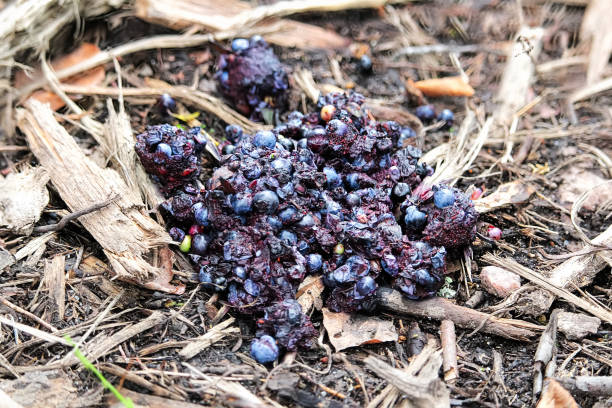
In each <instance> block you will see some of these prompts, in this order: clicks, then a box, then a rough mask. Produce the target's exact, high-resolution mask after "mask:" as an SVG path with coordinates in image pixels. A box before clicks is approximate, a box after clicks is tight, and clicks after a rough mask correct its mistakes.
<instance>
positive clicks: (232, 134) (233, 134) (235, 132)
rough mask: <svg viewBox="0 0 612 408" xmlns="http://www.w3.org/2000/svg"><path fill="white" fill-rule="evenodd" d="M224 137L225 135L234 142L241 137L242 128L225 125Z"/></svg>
mask: <svg viewBox="0 0 612 408" xmlns="http://www.w3.org/2000/svg"><path fill="white" fill-rule="evenodd" d="M225 137H227V139H228V140H229V141H230V142H232V143H236V142H237V141H238V140H240V138H241V137H242V128H241V127H240V126H238V125H228V126H226V127H225Z"/></svg>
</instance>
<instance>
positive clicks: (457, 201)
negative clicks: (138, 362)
mask: <svg viewBox="0 0 612 408" xmlns="http://www.w3.org/2000/svg"><path fill="white" fill-rule="evenodd" d="M243 45H245V44H243ZM319 109H320V110H319V111H318V112H312V113H309V114H306V115H304V114H301V113H299V112H292V113H291V114H289V116H288V119H287V121H286V122H285V123H283V124H281V125H279V126H277V127H276V128H275V129H273V130H271V131H268V130H265V131H259V132H257V133H255V134H253V135H249V134H246V133H244V132H243V131H242V129H240V128H239V127H237V126H235V125H230V126H228V127H227V128H226V137H227V142H225V144H224V146H223V148H222V150H223V152H224V156H223V157H222V160H221V163H220V165H219V167H218V168H216V170H215V171H214V173H213V175H212V176H211V177H210V178H209V179H208V180H207V181H206V186H205V188H202V189H199V188H196V187H195V182H196V180H195V174H196V173H194V174H192V176H193V177H192V179H187V178H185V179H182V181H183V186H182V189H181V190H180V191H175V192H174V193H173V194H172V196H170V197H169V199H168V200H167V201H166V202H165V203H164V204H163V205H162V209H163V210H164V212H165V213H166V214H167V215H168V217H167V218H168V223H169V225H170V226H171V229H170V234H171V236H172V237H173V239H175V240H176V241H178V242H181V246H180V249H181V250H182V251H184V252H186V253H188V254H189V256H190V258H191V260H192V261H193V262H194V264H196V265H197V268H198V271H199V280H200V282H201V283H202V285H203V286H204V287H206V288H209V289H211V290H216V291H220V292H223V293H225V294H226V299H227V302H228V304H229V305H231V306H232V307H234V308H235V309H236V310H238V311H240V312H241V313H245V314H254V315H255V317H256V319H257V320H256V321H257V333H256V334H257V336H258V339H257V340H255V341H254V343H253V344H252V353H253V356H254V357H255V358H256V359H258V360H259V361H264V360H265V361H269V360H268V359H269V358H272V356H275V355H277V354H278V350H276V349H274V347H272V343H270V342H271V340H270V339H273V340H275V344H274V345H276V344H278V345H279V346H281V347H282V348H284V349H288V350H294V349H296V348H298V347H308V346H310V344H311V343H312V339H313V338H314V337H315V335H316V330H315V329H314V327H313V326H312V323H311V322H310V319H309V318H308V317H307V316H306V315H304V314H303V313H302V310H301V307H300V305H299V303H298V302H297V301H296V300H295V296H296V292H297V288H298V286H299V284H300V283H301V282H302V280H303V279H304V277H305V276H306V275H308V274H318V275H322V277H323V281H324V283H325V285H326V287H327V290H326V292H325V293H324V297H325V303H326V305H327V307H329V308H330V309H331V310H333V311H345V312H354V311H360V310H364V311H369V310H372V309H373V308H374V307H375V292H376V289H377V285H378V284H380V283H384V282H386V283H388V284H391V285H393V286H394V287H396V288H398V289H399V290H401V291H402V292H403V293H404V294H405V295H406V296H407V297H409V298H411V299H419V298H423V297H427V296H432V295H434V294H435V293H436V291H437V290H438V289H439V288H440V286H441V285H442V282H443V277H444V274H445V272H446V255H447V249H450V248H454V247H458V246H462V245H466V244H469V243H470V242H471V240H472V239H473V237H474V234H475V223H476V215H477V214H476V212H475V210H474V208H473V205H472V202H471V201H470V199H469V198H467V197H466V196H465V195H464V194H463V193H461V192H460V191H459V190H457V189H454V188H451V187H447V186H444V185H438V186H433V187H427V186H425V185H424V184H423V183H422V182H423V179H424V178H425V177H426V176H428V175H430V174H431V173H432V172H433V170H432V169H431V168H430V167H429V166H427V165H426V164H423V163H420V162H419V158H420V157H421V152H420V151H419V150H418V149H416V148H415V147H413V146H411V145H409V144H408V143H409V142H410V140H409V139H411V138H412V137H414V132H413V131H412V129H410V128H403V127H401V126H400V125H398V124H397V123H395V122H391V121H389V122H377V121H375V120H374V119H373V118H372V117H371V115H370V114H369V113H368V111H367V110H366V109H365V108H364V98H363V96H361V95H359V94H356V93H350V94H341V93H333V94H329V95H326V96H324V97H321V98H320V101H319ZM151 129H152V130H153V131H154V132H155V131H157V130H158V127H154V128H150V130H149V131H148V132H147V133H145V134H143V135H140V136H139V140H147V138H148V137H149V136H150V135H149V133H151ZM164 129H166V130H167V135H168V137H169V138H170V139H172V137H178V138H180V137H181V136H182V135H183V134H192V132H191V131H190V132H182V131H178V130H176V129H174V128H171V127H166V128H164ZM172 129H174V130H172ZM154 132H153V133H154ZM164 140H166V142H168V143H170V144H171V143H172V142H171V140H167V139H164ZM138 151H139V154H140V149H138ZM141 157H142V155H141ZM144 160H147V156H146V155H145V159H144ZM147 169H148V170H149V166H147ZM149 171H150V172H151V173H152V174H155V175H157V174H158V173H159V170H158V169H152V170H149ZM159 180H160V181H161V182H162V183H163V182H164V179H161V178H160V179H159ZM275 350H276V351H275ZM257 356H259V357H261V359H260V358H258V357H257Z"/></svg>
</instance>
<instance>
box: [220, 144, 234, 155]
mask: <svg viewBox="0 0 612 408" xmlns="http://www.w3.org/2000/svg"><path fill="white" fill-rule="evenodd" d="M234 151H236V146H234V145H233V144H226V145H225V146H223V149H221V154H223V155H224V156H225V155H228V154H232V153H234Z"/></svg>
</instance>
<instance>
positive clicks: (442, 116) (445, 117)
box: [438, 109, 455, 126]
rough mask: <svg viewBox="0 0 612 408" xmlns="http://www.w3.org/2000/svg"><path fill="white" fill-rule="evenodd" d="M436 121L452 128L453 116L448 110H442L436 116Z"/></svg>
mask: <svg viewBox="0 0 612 408" xmlns="http://www.w3.org/2000/svg"><path fill="white" fill-rule="evenodd" d="M438 120H442V121H444V122H446V126H452V124H453V121H454V120H455V115H454V114H453V112H452V111H451V110H450V109H442V112H440V113H439V114H438Z"/></svg>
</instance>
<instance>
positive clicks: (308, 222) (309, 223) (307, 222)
mask: <svg viewBox="0 0 612 408" xmlns="http://www.w3.org/2000/svg"><path fill="white" fill-rule="evenodd" d="M314 224H315V220H314V218H313V217H312V215H310V214H306V215H305V216H303V217H302V219H301V220H300V221H299V222H298V223H297V224H296V225H297V226H298V227H299V228H302V229H310V228H312V227H313V226H314Z"/></svg>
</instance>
